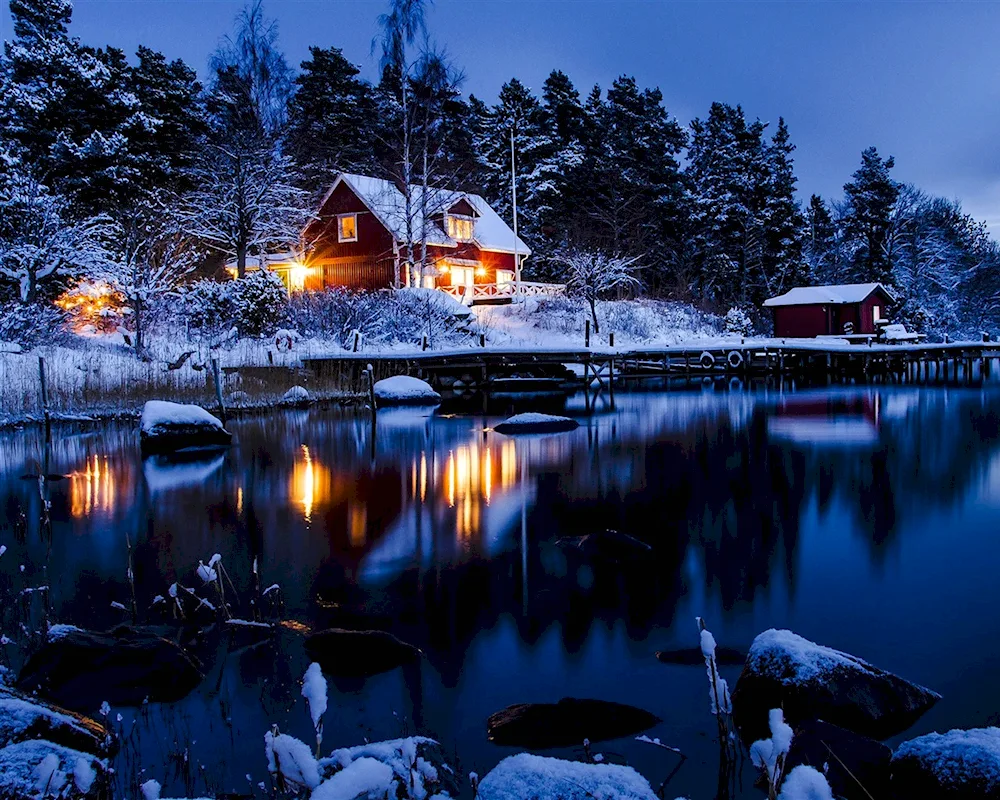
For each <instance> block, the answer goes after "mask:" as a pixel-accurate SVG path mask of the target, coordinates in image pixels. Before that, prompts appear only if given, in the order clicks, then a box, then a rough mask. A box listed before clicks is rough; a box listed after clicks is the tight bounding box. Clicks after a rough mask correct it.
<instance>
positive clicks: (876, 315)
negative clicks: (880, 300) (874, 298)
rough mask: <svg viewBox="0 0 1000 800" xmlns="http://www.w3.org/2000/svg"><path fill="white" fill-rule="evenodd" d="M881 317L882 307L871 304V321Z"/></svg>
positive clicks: (876, 320)
mask: <svg viewBox="0 0 1000 800" xmlns="http://www.w3.org/2000/svg"><path fill="white" fill-rule="evenodd" d="M880 319H882V309H881V308H880V307H879V306H872V321H873V322H878V321H879V320H880Z"/></svg>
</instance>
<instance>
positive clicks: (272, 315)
mask: <svg viewBox="0 0 1000 800" xmlns="http://www.w3.org/2000/svg"><path fill="white" fill-rule="evenodd" d="M232 296H233V302H234V307H235V311H236V319H235V320H234V322H235V324H236V327H237V328H239V331H240V333H242V334H244V335H249V336H259V335H261V334H263V333H273V332H274V331H275V329H276V328H277V327H278V326H279V324H280V323H281V321H282V319H283V318H284V316H285V307H286V305H287V304H288V292H287V290H286V289H285V284H284V283H282V281H281V278H279V277H278V276H277V274H275V273H274V272H271V271H270V270H266V269H264V270H256V271H255V272H251V273H249V274H247V276H246V277H244V278H240V279H239V280H237V281H236V282H235V283H234V285H233V290H232Z"/></svg>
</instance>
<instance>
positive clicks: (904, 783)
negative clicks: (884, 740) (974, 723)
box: [892, 728, 1000, 800]
mask: <svg viewBox="0 0 1000 800" xmlns="http://www.w3.org/2000/svg"><path fill="white" fill-rule="evenodd" d="M892 790H893V796H894V797H896V798H900V799H901V798H907V800H909V798H920V800H1000V728H975V729H972V730H953V731H948V733H944V734H942V733H929V734H927V735H926V736H918V737H917V738H916V739H911V740H910V741H908V742H903V744H901V745H900V746H899V748H898V749H897V750H896V753H895V755H893V757H892Z"/></svg>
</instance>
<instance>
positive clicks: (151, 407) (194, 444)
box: [139, 400, 233, 454]
mask: <svg viewBox="0 0 1000 800" xmlns="http://www.w3.org/2000/svg"><path fill="white" fill-rule="evenodd" d="M232 440H233V437H232V434H231V433H229V431H227V430H226V429H225V428H224V427H223V426H222V422H220V421H219V420H218V419H216V418H215V417H213V416H212V415H211V414H209V413H208V412H207V411H206V410H205V409H203V408H201V407H200V406H190V405H183V404H181V403H168V402H166V401H165V400H150V401H148V402H147V403H146V405H144V406H143V407H142V420H141V422H140V426H139V443H140V444H141V446H142V452H143V454H152V453H175V452H177V451H178V450H189V449H194V448H208V447H225V446H227V445H228V444H230V443H231V442H232Z"/></svg>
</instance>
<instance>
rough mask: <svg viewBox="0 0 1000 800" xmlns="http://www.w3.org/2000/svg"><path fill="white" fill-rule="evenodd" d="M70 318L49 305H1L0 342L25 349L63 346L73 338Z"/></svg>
mask: <svg viewBox="0 0 1000 800" xmlns="http://www.w3.org/2000/svg"><path fill="white" fill-rule="evenodd" d="M65 325H66V315H65V314H64V313H63V312H62V311H61V310H60V309H58V308H56V307H55V306H53V305H51V304H49V303H37V304H30V305H24V304H22V303H10V304H7V305H3V306H0V342H13V343H15V344H19V345H21V347H23V348H24V349H25V350H30V349H31V348H32V347H37V346H39V345H48V344H61V343H63V342H65V341H66V340H67V339H68V338H69V333H68V332H67V331H66V327H65Z"/></svg>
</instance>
